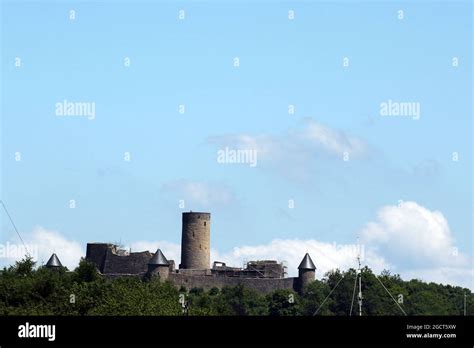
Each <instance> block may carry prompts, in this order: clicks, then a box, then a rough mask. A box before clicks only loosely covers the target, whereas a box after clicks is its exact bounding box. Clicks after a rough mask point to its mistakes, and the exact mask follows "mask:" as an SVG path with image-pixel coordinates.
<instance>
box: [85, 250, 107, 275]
mask: <svg viewBox="0 0 474 348" xmlns="http://www.w3.org/2000/svg"><path fill="white" fill-rule="evenodd" d="M111 246H112V244H107V243H87V250H86V260H87V261H90V262H92V263H94V264H95V265H96V267H97V269H98V270H99V272H101V273H104V262H105V255H106V253H107V249H108V248H109V247H111Z"/></svg>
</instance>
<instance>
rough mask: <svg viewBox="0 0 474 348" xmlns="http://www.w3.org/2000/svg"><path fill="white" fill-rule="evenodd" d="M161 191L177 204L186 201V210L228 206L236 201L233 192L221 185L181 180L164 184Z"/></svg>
mask: <svg viewBox="0 0 474 348" xmlns="http://www.w3.org/2000/svg"><path fill="white" fill-rule="evenodd" d="M161 190H162V191H163V192H164V193H166V194H169V195H171V196H172V197H173V199H174V200H176V202H178V201H179V200H184V203H185V207H186V208H187V207H191V208H193V209H195V210H196V209H200V208H203V209H208V208H211V207H223V206H228V205H231V204H233V203H234V202H235V201H236V198H235V195H234V193H233V191H232V190H231V189H230V188H229V187H228V186H227V185H224V184H221V183H211V182H201V181H190V180H184V179H181V180H175V181H172V182H169V183H166V184H163V185H162V187H161Z"/></svg>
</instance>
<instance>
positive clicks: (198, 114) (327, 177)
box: [1, 1, 473, 276]
mask: <svg viewBox="0 0 474 348" xmlns="http://www.w3.org/2000/svg"><path fill="white" fill-rule="evenodd" d="M472 8H473V6H472V3H470V2H469V1H455V2H448V1H413V2H409V3H408V2H395V1H384V2H382V1H370V2H354V3H352V2H344V1H341V2H334V3H333V2H309V1H291V2H288V1H277V2H268V1H256V2H249V1H230V2H226V3H225V4H222V3H219V2H217V1H202V2H199V1H198V2H191V1H181V2H171V1H160V2H156V3H152V2H127V1H121V2H112V1H107V2H106V1H103V2H98V3H91V2H85V1H84V2H64V3H59V2H53V1H51V2H48V1H46V2H41V3H39V2H26V1H2V17H1V18H2V33H1V38H2V40H1V41H2V50H1V60H2V92H1V98H2V105H1V115H2V117H1V119H2V132H1V146H2V170H1V174H2V181H1V182H2V185H1V197H2V199H3V200H4V201H5V203H6V204H7V206H8V208H9V210H10V213H11V214H12V216H13V218H14V220H15V222H16V224H17V226H18V228H19V229H20V231H22V233H25V234H28V233H33V232H32V231H34V230H35V229H37V228H38V226H40V227H41V228H44V229H46V230H54V231H58V232H59V233H60V234H61V236H62V237H63V238H65V239H67V240H74V241H76V242H77V243H79V244H81V245H82V246H83V245H85V243H86V242H88V241H108V242H118V241H120V242H122V243H123V244H125V245H132V244H133V243H134V242H136V241H167V242H169V243H179V242H180V233H181V216H180V215H181V212H182V211H188V210H190V209H191V210H195V211H197V210H206V211H210V212H211V213H212V221H213V225H212V240H211V241H212V247H213V248H215V249H217V250H218V251H219V252H220V253H226V252H230V251H231V250H232V248H235V247H239V246H244V245H267V244H268V243H270V242H271V241H273V240H278V239H280V240H301V241H305V240H317V241H319V242H322V243H333V242H335V243H338V244H343V245H345V244H350V243H354V242H355V239H356V238H357V236H362V235H368V234H371V233H372V235H371V237H373V234H376V233H375V232H373V231H372V229H371V227H370V226H369V225H370V223H371V222H374V223H378V224H379V225H380V226H382V225H383V226H385V228H386V229H388V230H390V228H391V227H390V226H389V225H390V224H389V223H387V221H379V220H380V215H378V214H379V213H380V211H381V209H383V207H388V206H394V207H397V206H398V204H399V200H403V201H407V202H415V203H416V204H417V206H416V207H415V206H412V205H410V206H409V207H415V208H414V209H415V210H416V209H418V208H420V209H419V210H417V211H419V212H420V216H425V215H426V214H431V213H434V212H440V213H441V214H442V217H443V219H444V220H445V221H446V223H447V224H448V226H449V227H447V228H445V227H442V228H441V227H440V228H441V229H440V231H441V232H440V233H441V235H442V238H441V241H440V243H441V244H443V243H445V244H446V243H448V245H447V246H446V247H449V248H453V247H454V248H458V250H459V252H460V253H462V254H463V255H472V251H473V241H472V232H473V229H472V217H473V210H472V131H473V126H472V12H473V11H472ZM70 10H74V11H75V16H76V18H75V19H74V20H71V19H70V18H69V15H70ZM180 10H184V11H185V19H184V20H180V19H179V18H178V15H179V11H180ZM289 10H293V11H294V13H295V17H294V19H293V20H290V19H289V18H288V11H289ZM399 10H402V11H403V19H399V18H398V16H399V12H398V11H399ZM17 57H19V58H20V59H21V67H16V66H15V59H16V58H17ZM126 57H128V58H129V59H130V66H128V67H126V66H124V59H125V58H126ZM235 57H238V58H239V60H240V66H239V67H235V66H233V63H234V61H233V60H234V58H235ZM344 57H347V58H348V59H349V66H346V67H344V66H343V59H344ZM454 57H456V58H458V62H459V64H458V66H456V67H454V66H453V64H452V62H453V58H454ZM65 99H66V100H68V101H72V102H91V103H92V102H93V103H95V106H96V115H95V118H94V119H92V120H89V119H87V117H82V116H75V117H74V116H64V117H60V116H57V115H56V114H55V105H56V103H57V102H62V101H63V100H65ZM388 100H392V101H395V102H414V103H419V105H420V110H421V113H420V118H419V119H418V120H414V119H413V118H411V117H401V116H393V117H384V116H381V115H380V104H381V103H383V102H387V101H388ZM290 104H291V105H294V107H295V113H294V114H289V113H288V105H290ZM179 105H184V106H185V112H184V113H183V114H181V113H180V112H179ZM243 144H244V145H245V144H246V145H245V146H247V148H248V147H249V144H253V145H254V149H255V150H256V151H257V155H258V164H257V166H255V167H250V166H249V165H248V164H221V163H218V162H217V160H216V158H217V155H216V153H217V151H218V150H220V149H223V148H225V147H230V148H233V149H240V148H242V146H244V145H243ZM354 144H355V145H354ZM245 146H244V147H245ZM345 150H348V152H349V153H350V159H349V160H348V161H343V154H342V152H344V151H345ZM16 152H20V153H21V161H16V160H15V153H16ZM125 152H129V153H130V155H131V160H130V161H129V162H127V161H124V153H125ZM453 152H457V153H458V156H459V161H457V162H455V161H453V160H452V154H453ZM71 199H74V200H75V202H76V207H75V208H74V209H70V208H69V201H70V200H71ZM181 199H184V201H185V208H184V209H182V208H180V207H179V200H181ZM289 200H293V201H294V208H292V209H290V208H289V206H288V202H289ZM423 209H425V210H423ZM408 210H409V209H408ZM409 211H411V210H409ZM425 213H426V214H425ZM407 214H408V215H410V212H408V213H407ZM424 214H425V215H424ZM410 216H411V215H410ZM430 216H431V215H430ZM387 219H388V218H387ZM397 219H403V217H398V218H397ZM408 220H410V219H408ZM397 221H398V220H397ZM410 221H412V220H410ZM427 221H428V220H426V221H425V222H426V224H424V225H423V224H422V225H423V226H422V227H420V223H419V222H417V221H412V224H411V225H410V224H407V225H403V224H402V225H403V226H405V227H403V228H405V230H404V233H405V232H407V234H403V233H399V232H400V231H398V230H397V231H398V232H394V230H393V229H392V230H390V231H391V232H390V231H388V232H387V231H385V232H382V234H383V233H386V234H387V235H385V237H387V236H388V235H390V236H391V237H390V238H393V239H394V240H400V238H403V237H402V236H410V233H417V232H416V231H417V228H421V229H424V230H423V231H422V232H420V235H426V236H429V233H425V232H426V231H428V232H429V231H430V228H431V227H429V226H428V225H430V223H429V222H427ZM380 226H379V227H380ZM387 226H388V227H387ZM413 226H414V227H413ZM1 227H2V243H5V241H7V240H12V241H15V235H14V231H13V229H12V227H11V226H10V225H9V222H8V221H7V219H6V216H5V214H4V213H2V223H1ZM411 227H413V231H412V230H410V228H411ZM380 228H382V227H380ZM408 230H410V231H408ZM368 231H369V232H368ZM370 231H372V232H370ZM397 233H399V234H397ZM379 236H380V233H379ZM385 237H384V238H381V239H380V238H379V239H380V240H379V243H378V244H377V245H374V252H378V253H379V254H378V255H379V256H380V255H382V256H384V255H385V254H383V253H382V251H381V250H382V249H383V248H382V246H383V242H384V241H385V242H387V238H385ZM443 238H446V240H449V242H443V241H444V240H445V239H443ZM369 239H370V238H369ZM373 239H374V238H372V239H371V240H373ZM375 239H377V238H375ZM408 239H410V238H408ZM429 242H430V238H428V240H427V243H429ZM406 243H410V240H406ZM385 246H386V247H387V245H385ZM403 247H404V246H403V245H402V246H400V248H403ZM419 248H420V249H426V248H430V246H429V244H424V245H423V242H422V245H419ZM435 249H436V248H435ZM439 250H441V249H439ZM48 252H49V251H48ZM415 252H416V251H415ZM400 255H403V252H400ZM302 256H303V255H301V257H302ZM412 256H413V255H412ZM415 256H416V255H415ZM274 258H277V259H278V258H279V255H274ZM416 259H417V258H416V257H414V258H413V260H411V259H410V258H408V259H407V258H405V257H401V256H399V257H398V258H397V257H395V256H394V259H393V260H392V261H390V262H389V264H390V265H391V266H393V268H395V269H396V270H406V271H407V272H408V271H411V270H413V269H416V268H417V267H418V266H419V264H418V263H417V262H418V261H417V260H416ZM469 263H471V264H472V261H469V262H468V263H467V264H463V265H464V266H462V267H464V268H468V269H471V270H472V266H470V265H469ZM448 264H449V262H448ZM448 264H446V265H433V267H432V269H431V270H433V269H434V270H436V269H437V267H438V268H440V267H444V266H446V267H448V266H449V267H454V266H453V265H450V264H449V265H448ZM428 266H429V265H428ZM428 266H427V265H423V267H424V268H423V269H428V268H427V267H428ZM456 267H457V266H456ZM419 274H421V276H422V275H423V273H419Z"/></svg>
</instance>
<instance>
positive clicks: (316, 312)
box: [313, 274, 346, 315]
mask: <svg viewBox="0 0 474 348" xmlns="http://www.w3.org/2000/svg"><path fill="white" fill-rule="evenodd" d="M345 276H346V275H345V274H343V276H342V277H341V279H339V281H338V282H337V284H336V286H335V287H334V288H333V289H332V290H331V291H330V292H329V294H328V295H327V296H326V298H325V299H324V301H323V302H321V305H320V306H319V308H318V309H317V310H316V311H315V312H314V313H313V315H316V314H318V312H319V310H320V309H321V307H322V306H323V304H324V302H326V300H327V299H328V298H329V296H331V294H332V292H333V291H334V290H336V288H337V286H338V285H339V283H340V282H341V280H343V279H344V277H345Z"/></svg>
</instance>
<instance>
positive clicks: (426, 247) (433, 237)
mask: <svg viewBox="0 0 474 348" xmlns="http://www.w3.org/2000/svg"><path fill="white" fill-rule="evenodd" d="M362 240H363V241H364V242H365V243H366V244H367V245H369V246H373V247H376V248H377V250H378V252H379V253H382V254H383V255H386V258H389V259H390V258H391V259H393V261H397V263H400V262H406V263H409V264H410V266H411V267H418V266H422V267H427V266H429V267H436V266H438V267H449V266H467V265H468V264H469V258H468V257H467V256H466V255H464V254H462V253H460V252H458V250H457V248H456V246H455V244H454V239H453V236H452V233H451V230H450V228H449V225H448V222H447V220H446V218H445V217H444V215H443V214H442V213H441V212H439V211H430V210H429V209H427V208H425V207H423V206H421V205H419V204H417V203H416V202H401V204H400V205H398V206H385V207H382V208H381V209H379V211H378V213H377V221H375V222H369V223H368V224H367V225H366V226H365V228H364V229H363V231H362Z"/></svg>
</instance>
